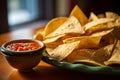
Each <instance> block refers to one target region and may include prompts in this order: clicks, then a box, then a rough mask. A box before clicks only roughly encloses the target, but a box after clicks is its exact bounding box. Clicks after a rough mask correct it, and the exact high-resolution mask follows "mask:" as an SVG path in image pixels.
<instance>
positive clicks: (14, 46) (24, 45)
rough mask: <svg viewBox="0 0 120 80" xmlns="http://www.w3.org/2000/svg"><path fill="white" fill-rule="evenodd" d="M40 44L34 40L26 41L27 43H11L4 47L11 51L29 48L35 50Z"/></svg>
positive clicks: (27, 49)
mask: <svg viewBox="0 0 120 80" xmlns="http://www.w3.org/2000/svg"><path fill="white" fill-rule="evenodd" d="M40 47H41V46H40V45H39V44H37V43H34V42H28V43H22V42H21V43H11V44H9V45H8V46H7V47H6V49H8V50H11V51H17V52H19V51H31V50H36V49H38V48H40Z"/></svg>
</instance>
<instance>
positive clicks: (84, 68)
mask: <svg viewBox="0 0 120 80" xmlns="http://www.w3.org/2000/svg"><path fill="white" fill-rule="evenodd" d="M42 60H43V61H45V62H46V63H48V64H51V65H53V66H56V67H59V68H61V69H67V70H74V71H81V72H85V73H92V74H94V73H95V74H96V73H97V74H120V68H113V67H110V66H89V65H85V64H80V63H76V64H72V63H69V62H62V61H61V62H60V61H57V60H55V59H53V58H51V57H49V55H48V53H47V52H44V53H43V58H42Z"/></svg>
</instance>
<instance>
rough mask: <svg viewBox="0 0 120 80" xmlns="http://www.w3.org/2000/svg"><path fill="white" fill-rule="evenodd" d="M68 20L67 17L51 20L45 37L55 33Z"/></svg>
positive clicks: (46, 27) (46, 28)
mask: <svg viewBox="0 0 120 80" xmlns="http://www.w3.org/2000/svg"><path fill="white" fill-rule="evenodd" d="M66 20H67V17H57V18H53V19H52V20H50V21H49V22H48V23H47V25H46V26H45V31H44V37H45V36H47V35H48V34H50V33H52V32H53V31H55V30H56V29H57V28H58V27H59V26H60V25H62V24H63V23H64V22H65V21H66Z"/></svg>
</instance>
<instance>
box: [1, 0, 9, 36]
mask: <svg viewBox="0 0 120 80" xmlns="http://www.w3.org/2000/svg"><path fill="white" fill-rule="evenodd" d="M8 31H9V27H8V18H7V0H0V34H2V33H6V32H8Z"/></svg>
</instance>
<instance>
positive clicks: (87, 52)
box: [64, 49, 102, 65]
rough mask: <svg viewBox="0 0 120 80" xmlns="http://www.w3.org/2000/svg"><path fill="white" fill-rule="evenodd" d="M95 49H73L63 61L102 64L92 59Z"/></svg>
mask: <svg viewBox="0 0 120 80" xmlns="http://www.w3.org/2000/svg"><path fill="white" fill-rule="evenodd" d="M93 52H95V50H92V49H80V50H75V51H73V52H72V53H71V54H70V55H68V56H67V57H66V58H65V59H64V61H67V62H70V63H82V64H87V65H102V64H101V63H99V62H96V61H94V60H93V59H92V57H91V56H92V54H93Z"/></svg>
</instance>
